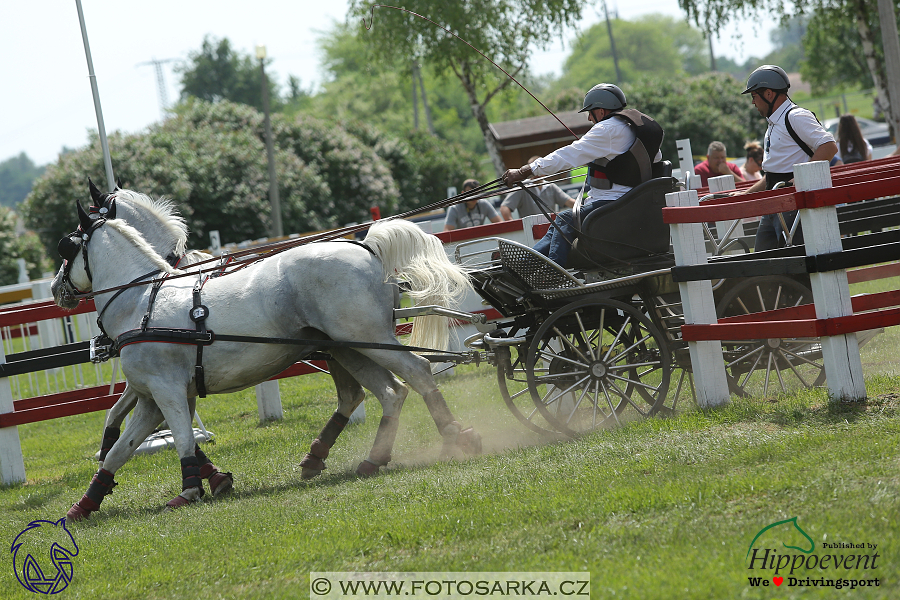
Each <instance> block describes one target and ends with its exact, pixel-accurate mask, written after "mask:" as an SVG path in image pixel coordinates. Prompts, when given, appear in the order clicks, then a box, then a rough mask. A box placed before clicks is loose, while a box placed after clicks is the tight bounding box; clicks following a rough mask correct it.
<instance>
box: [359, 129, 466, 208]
mask: <svg viewBox="0 0 900 600" xmlns="http://www.w3.org/2000/svg"><path fill="white" fill-rule="evenodd" d="M347 130H348V131H349V132H350V133H352V134H354V135H355V136H356V137H358V138H359V139H360V140H361V141H362V142H363V143H365V144H367V145H368V146H370V147H371V148H373V149H374V150H375V152H376V153H377V154H378V156H380V157H381V158H382V159H383V160H384V161H385V162H386V163H387V164H388V166H389V168H390V170H391V175H393V177H394V181H396V182H397V183H398V185H399V191H400V201H399V203H398V205H397V209H396V210H397V212H405V211H408V210H412V209H414V208H418V207H420V206H426V205H428V204H431V203H433V202H437V201H439V200H443V199H445V198H446V197H447V188H448V187H450V186H455V187H456V188H458V189H462V182H463V181H464V180H465V179H468V178H470V177H473V176H474V175H476V174H477V172H478V170H477V169H478V163H477V161H476V160H475V157H474V156H473V155H472V154H471V153H470V152H467V151H466V150H464V149H463V148H462V147H461V146H460V145H459V144H455V143H452V142H447V141H445V140H442V139H440V138H438V137H436V136H433V135H431V134H429V133H427V132H425V131H411V132H409V133H408V134H407V135H406V136H405V138H403V139H401V138H396V137H393V136H389V135H386V134H384V133H382V132H380V131H379V130H377V129H375V128H374V127H372V126H370V125H366V124H364V123H361V122H359V121H356V122H351V123H349V124H348V125H347Z"/></svg>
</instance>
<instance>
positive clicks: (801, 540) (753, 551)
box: [746, 517, 881, 589]
mask: <svg viewBox="0 0 900 600" xmlns="http://www.w3.org/2000/svg"><path fill="white" fill-rule="evenodd" d="M880 558H881V555H880V554H878V544H873V543H871V542H867V541H853V542H832V543H828V542H822V543H821V545H820V546H819V547H818V548H817V547H816V543H815V542H814V541H813V539H812V538H811V537H810V536H809V534H808V533H806V532H805V531H804V530H803V528H802V527H800V525H799V524H798V523H797V517H793V518H791V519H785V520H783V521H776V522H774V523H770V524H769V525H766V526H765V527H763V528H762V529H760V530H759V533H757V534H756V535H755V536H754V537H753V541H752V542H750V546H749V547H748V548H747V556H746V560H747V568H748V569H749V570H750V571H752V573H751V575H749V576H748V577H747V580H748V582H749V584H750V587H768V586H775V587H781V586H782V585H784V586H785V587H833V588H836V589H841V588H845V587H846V588H850V589H856V588H858V587H869V586H873V587H875V586H880V585H881V580H880V579H879V578H878V576H877V575H878V573H877V572H875V571H876V569H878V566H879V565H878V561H879V559H880Z"/></svg>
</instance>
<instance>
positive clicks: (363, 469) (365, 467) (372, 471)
mask: <svg viewBox="0 0 900 600" xmlns="http://www.w3.org/2000/svg"><path fill="white" fill-rule="evenodd" d="M379 468H380V467H379V466H378V465H376V464H375V463H373V462H369V461H367V460H364V461H362V462H361V463H359V466H358V467H356V474H357V475H359V476H360V477H372V476H373V475H378V469H379Z"/></svg>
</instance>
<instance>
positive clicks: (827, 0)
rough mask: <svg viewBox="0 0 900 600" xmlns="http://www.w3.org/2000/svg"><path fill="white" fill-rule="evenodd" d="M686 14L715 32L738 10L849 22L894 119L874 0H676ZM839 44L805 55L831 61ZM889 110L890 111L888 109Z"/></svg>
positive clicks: (880, 98) (881, 99) (889, 118)
mask: <svg viewBox="0 0 900 600" xmlns="http://www.w3.org/2000/svg"><path fill="white" fill-rule="evenodd" d="M678 3H679V5H680V6H681V8H683V9H684V10H685V11H686V12H687V13H688V16H689V17H690V18H692V19H694V21H695V22H696V23H698V24H699V23H709V24H710V26H711V27H712V28H713V29H714V30H715V31H718V30H719V28H721V27H722V26H723V25H725V24H726V23H727V22H728V21H729V20H730V19H731V18H732V16H733V15H734V14H735V13H738V12H741V13H743V14H744V15H745V16H746V15H747V14H749V13H757V14H759V13H764V14H765V15H766V16H770V15H778V16H779V17H781V18H782V19H785V18H790V17H792V16H794V15H798V14H806V13H811V14H813V15H819V14H822V15H823V18H826V17H825V16H824V15H826V14H827V15H828V18H831V19H842V20H843V21H845V22H851V23H853V25H854V26H855V28H856V31H857V33H858V34H859V44H860V48H861V49H862V55H863V57H864V60H865V64H866V67H867V68H868V70H869V74H870V75H871V78H872V82H873V83H874V85H875V88H876V94H877V98H878V101H879V103H880V104H881V106H882V107H883V108H884V112H885V117H886V118H887V121H888V122H889V123H890V122H892V121H893V120H894V117H893V116H892V115H894V114H895V113H896V111H898V110H900V108H898V107H900V100H897V99H895V103H894V106H893V107H892V106H891V103H890V102H889V98H888V92H887V73H886V70H885V63H884V58H883V51H882V49H883V44H882V40H881V35H880V31H881V29H880V26H875V24H876V23H879V16H878V1H877V0H806V1H803V0H798V1H797V2H793V3H786V2H783V1H782V0H678ZM892 4H893V5H894V17H895V18H897V16H898V4H900V2H898V0H893V2H892ZM827 39H828V38H827V37H824V38H822V37H820V38H819V42H823V43H824V42H825V41H826V40H827ZM840 49H841V48H840V43H838V44H835V46H827V47H824V48H821V52H820V54H818V55H812V54H809V56H810V58H811V60H815V61H823V62H824V61H831V60H833V58H834V55H835V54H836V53H837V52H839V51H840ZM892 111H893V112H892Z"/></svg>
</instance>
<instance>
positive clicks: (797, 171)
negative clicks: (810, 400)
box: [794, 161, 866, 401]
mask: <svg viewBox="0 0 900 600" xmlns="http://www.w3.org/2000/svg"><path fill="white" fill-rule="evenodd" d="M794 184H795V186H796V188H797V191H798V192H805V191H810V190H821V189H825V188H830V187H831V170H830V169H829V168H828V163H827V162H825V161H817V162H813V163H803V164H798V165H794ZM800 223H801V224H802V226H803V240H804V243H805V245H806V255H807V256H817V255H819V254H827V253H830V252H840V251H841V250H842V249H843V247H842V246H841V234H840V229H839V227H838V220H837V209H836V208H835V207H834V206H825V207H822V208H813V209H800ZM809 280H810V284H811V287H812V293H813V300H814V301H815V304H816V318H817V319H829V318H833V317H843V316H847V315H852V314H853V305H852V303H851V300H850V285H849V283H848V282H847V272H846V271H845V270H843V269H840V270H837V271H826V272H824V273H811V274H810V276H809ZM822 356H823V358H824V360H825V375H826V377H827V378H828V394H829V396H830V397H831V400H832V401H840V400H843V401H857V400H864V399H865V398H866V382H865V380H864V379H863V371H862V361H861V360H860V357H859V343H858V342H857V339H856V334H855V333H848V334H844V335H836V336H830V337H823V338H822Z"/></svg>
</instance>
